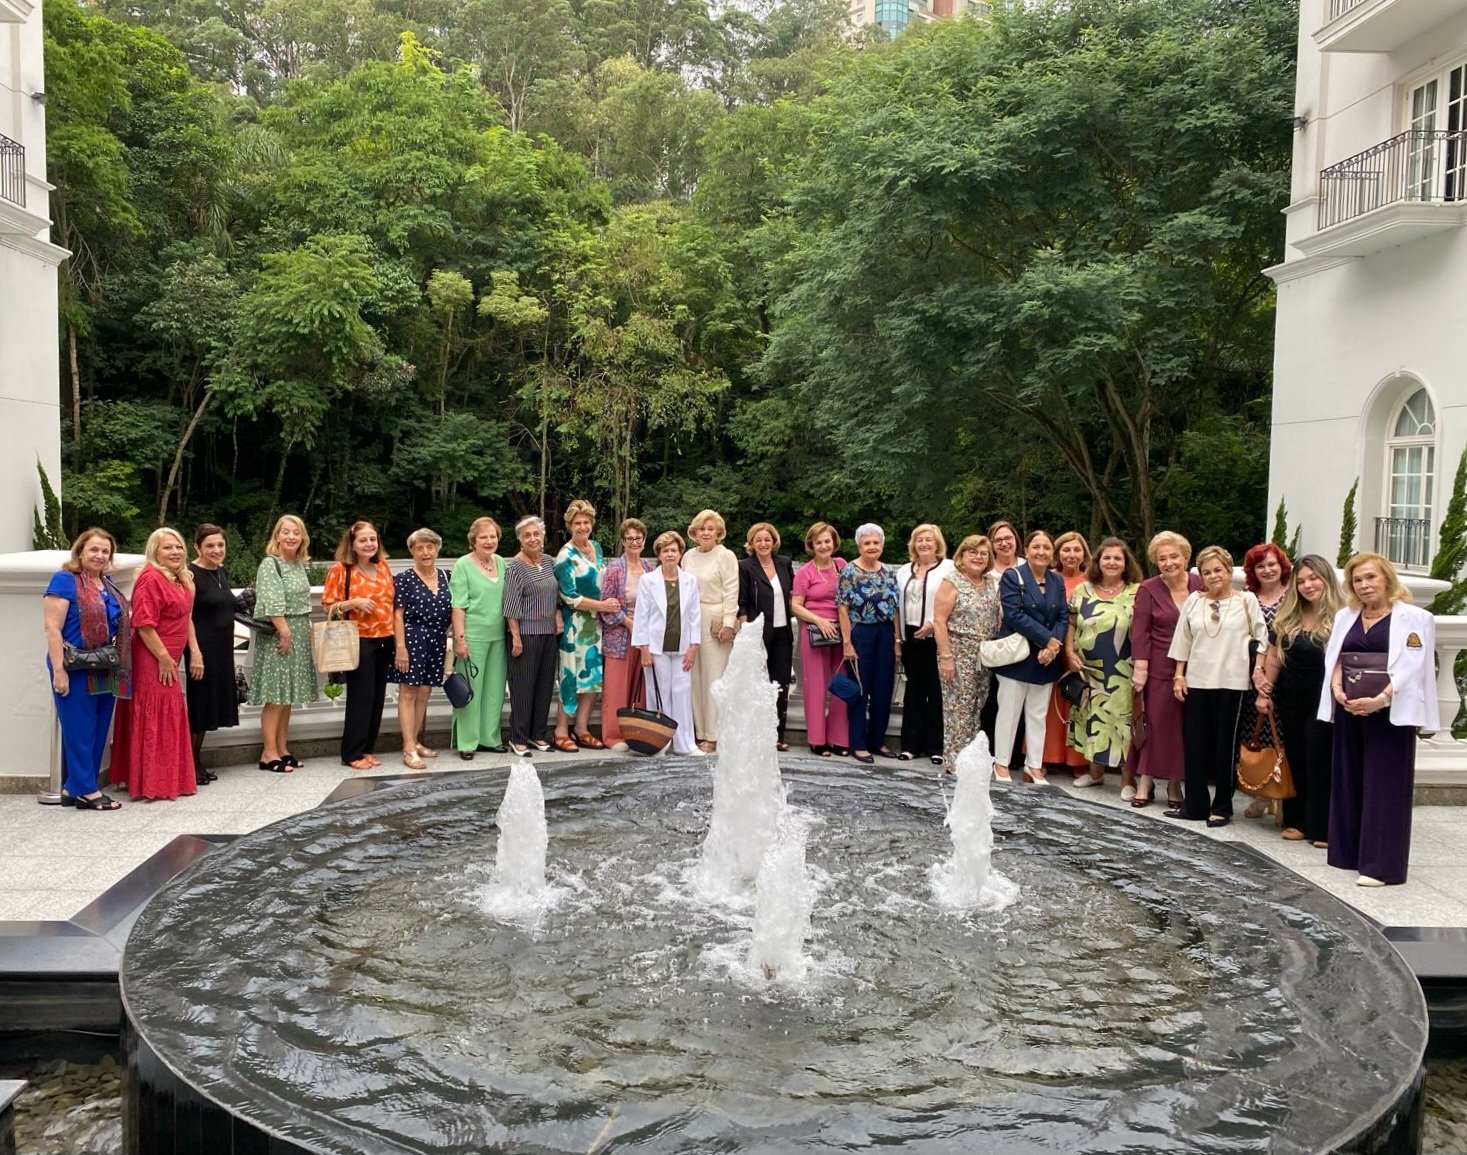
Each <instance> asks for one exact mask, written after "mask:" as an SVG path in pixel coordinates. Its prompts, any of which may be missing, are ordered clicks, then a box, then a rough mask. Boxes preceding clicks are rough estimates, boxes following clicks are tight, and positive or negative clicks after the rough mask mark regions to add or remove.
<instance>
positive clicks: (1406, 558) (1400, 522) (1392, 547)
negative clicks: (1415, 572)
mask: <svg viewBox="0 0 1467 1155" xmlns="http://www.w3.org/2000/svg"><path fill="white" fill-rule="evenodd" d="M1375 552H1376V553H1380V554H1384V555H1385V556H1386V557H1388V558H1390V559H1391V561H1392V562H1393V563H1394V564H1395V565H1404V566H1411V567H1413V568H1416V569H1425V568H1426V566H1427V565H1429V564H1430V562H1431V522H1430V521H1429V520H1428V519H1427V518H1424V517H1377V518H1376V519H1375Z"/></svg>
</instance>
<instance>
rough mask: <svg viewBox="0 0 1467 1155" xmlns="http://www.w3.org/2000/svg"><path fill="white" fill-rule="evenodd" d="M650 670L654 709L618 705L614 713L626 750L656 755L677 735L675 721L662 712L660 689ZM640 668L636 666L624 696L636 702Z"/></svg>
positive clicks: (639, 686)
mask: <svg viewBox="0 0 1467 1155" xmlns="http://www.w3.org/2000/svg"><path fill="white" fill-rule="evenodd" d="M647 668H648V669H651V670H652V691H653V693H654V694H655V695H656V697H657V707H658V708H657V709H655V710H643V709H641V708H640V707H638V706H622V707H621V708H620V709H618V710H617V712H616V724H617V725H618V726H619V727H620V728H621V740H622V741H623V742H625V743H626V744H627V749H628V750H632V751H634V752H635V753H637V754H647V755H651V754H660V753H661V752H662V751H663V750H664V749H666V748H667V744H668V743H669V742H671V741H672V736H673V735H674V734H676V733H677V719H676V718H673V717H671V716H670V715H668V714H664V713H663V712H662V690H661V688H660V687H659V686H658V685H657V670H656V669H655V668H653V667H647ZM642 669H643V667H642V666H640V665H639V666H637V667H636V673H635V674H634V675H633V677H632V684H631V685H630V686H628V687H627V694H628V697H630V698H631V700H632V701H636V700H637V695H638V694H639V693H640V692H641V688H642V686H641V683H642Z"/></svg>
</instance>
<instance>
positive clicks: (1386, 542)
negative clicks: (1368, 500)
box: [1375, 388, 1436, 569]
mask: <svg viewBox="0 0 1467 1155" xmlns="http://www.w3.org/2000/svg"><path fill="white" fill-rule="evenodd" d="M1389 429H1390V433H1389V435H1388V437H1387V439H1386V443H1385V468H1386V477H1385V499H1386V500H1385V516H1384V517H1381V518H1377V519H1376V533H1375V538H1376V549H1377V550H1379V551H1380V552H1381V553H1383V554H1385V555H1386V557H1388V558H1390V559H1391V561H1392V562H1394V563H1395V564H1396V565H1400V566H1406V567H1408V568H1411V569H1424V568H1425V567H1426V566H1427V565H1429V564H1430V562H1431V512H1432V504H1433V501H1434V499H1435V487H1436V410H1435V408H1433V406H1432V404H1431V397H1430V396H1429V395H1428V394H1427V392H1426V390H1425V389H1424V388H1418V389H1416V390H1415V391H1414V392H1413V393H1411V394H1409V395H1408V396H1407V397H1406V399H1405V400H1404V401H1402V402H1401V405H1400V408H1398V409H1397V410H1396V415H1395V420H1394V421H1392V422H1391V424H1390V426H1389Z"/></svg>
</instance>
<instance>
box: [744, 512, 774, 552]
mask: <svg viewBox="0 0 1467 1155" xmlns="http://www.w3.org/2000/svg"><path fill="white" fill-rule="evenodd" d="M761 532H762V533H767V534H768V535H769V536H770V537H772V538H773V539H774V549H773V550H772V551H771V552H774V553H777V552H778V551H779V530H777V529H775V528H774V526H772V525H770V524H769V523H768V522H767V521H756V522H755V523H754V524H753V525H751V526H749V532H748V533H746V534H744V552H745V553H747V554H749V555H751V556H752V555H753V553H754V535H755V534H756V533H761Z"/></svg>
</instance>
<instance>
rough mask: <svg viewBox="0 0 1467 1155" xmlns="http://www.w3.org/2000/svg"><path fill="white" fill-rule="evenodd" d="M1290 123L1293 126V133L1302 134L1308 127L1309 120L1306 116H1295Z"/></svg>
mask: <svg viewBox="0 0 1467 1155" xmlns="http://www.w3.org/2000/svg"><path fill="white" fill-rule="evenodd" d="M1292 123H1293V125H1294V131H1295V132H1303V131H1304V129H1305V128H1306V127H1308V125H1309V118H1308V117H1307V116H1296V117H1294V119H1293V122H1292Z"/></svg>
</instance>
